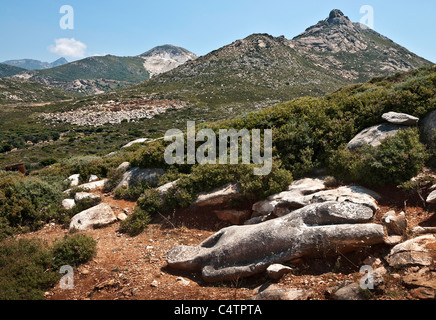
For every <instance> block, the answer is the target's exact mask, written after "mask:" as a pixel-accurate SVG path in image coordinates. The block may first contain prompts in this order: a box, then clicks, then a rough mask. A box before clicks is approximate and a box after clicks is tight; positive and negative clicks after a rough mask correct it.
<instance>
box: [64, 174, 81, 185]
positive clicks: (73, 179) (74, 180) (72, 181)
mask: <svg viewBox="0 0 436 320" xmlns="http://www.w3.org/2000/svg"><path fill="white" fill-rule="evenodd" d="M79 179H80V174H73V175H71V176H69V177H68V178H67V179H65V182H66V183H68V185H69V187H76V186H78V185H79Z"/></svg>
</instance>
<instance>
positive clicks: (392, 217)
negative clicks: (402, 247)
mask: <svg viewBox="0 0 436 320" xmlns="http://www.w3.org/2000/svg"><path fill="white" fill-rule="evenodd" d="M383 222H384V224H385V225H386V228H387V231H388V234H389V235H400V236H401V235H404V234H405V232H406V230H407V218H406V214H405V213H404V212H401V213H399V214H396V213H395V211H389V212H388V213H386V214H385V215H384V216H383Z"/></svg>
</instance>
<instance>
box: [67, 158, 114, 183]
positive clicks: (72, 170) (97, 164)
mask: <svg viewBox="0 0 436 320" xmlns="http://www.w3.org/2000/svg"><path fill="white" fill-rule="evenodd" d="M63 166H64V169H65V170H66V171H67V172H68V174H80V182H81V183H86V182H88V181H89V178H90V177H91V175H96V176H98V177H100V178H101V177H105V176H106V175H107V173H108V171H109V168H108V165H107V163H106V162H105V161H103V159H101V158H100V157H95V156H85V157H73V158H70V159H67V160H64V161H63Z"/></svg>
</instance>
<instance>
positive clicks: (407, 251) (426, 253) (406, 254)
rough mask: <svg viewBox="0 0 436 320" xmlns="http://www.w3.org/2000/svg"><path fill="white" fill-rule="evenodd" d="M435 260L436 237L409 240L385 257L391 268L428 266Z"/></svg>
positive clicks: (428, 236) (430, 235)
mask: <svg viewBox="0 0 436 320" xmlns="http://www.w3.org/2000/svg"><path fill="white" fill-rule="evenodd" d="M435 258H436V235H433V234H429V235H423V236H420V237H417V238H413V239H410V240H408V241H405V242H403V243H400V244H398V245H396V246H395V247H394V248H392V250H391V252H390V253H389V254H388V255H387V256H386V261H387V262H388V263H389V265H390V266H391V267H396V268H401V267H406V266H413V265H418V266H430V265H431V264H432V263H433V261H434V259H435Z"/></svg>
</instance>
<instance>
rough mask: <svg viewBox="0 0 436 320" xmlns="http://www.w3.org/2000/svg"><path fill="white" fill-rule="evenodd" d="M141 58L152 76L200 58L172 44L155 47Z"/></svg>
mask: <svg viewBox="0 0 436 320" xmlns="http://www.w3.org/2000/svg"><path fill="white" fill-rule="evenodd" d="M139 57H140V58H142V59H144V67H145V69H147V70H148V71H149V72H150V75H151V76H154V75H157V74H160V73H164V72H167V71H169V70H171V69H174V68H176V67H178V66H179V65H182V64H184V63H185V62H187V61H189V60H195V59H197V58H198V57H197V55H195V54H194V53H192V52H190V51H189V50H186V49H184V48H181V47H177V46H173V45H171V44H164V45H162V46H158V47H154V48H153V49H151V50H148V51H147V52H145V53H143V54H141V55H139Z"/></svg>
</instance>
